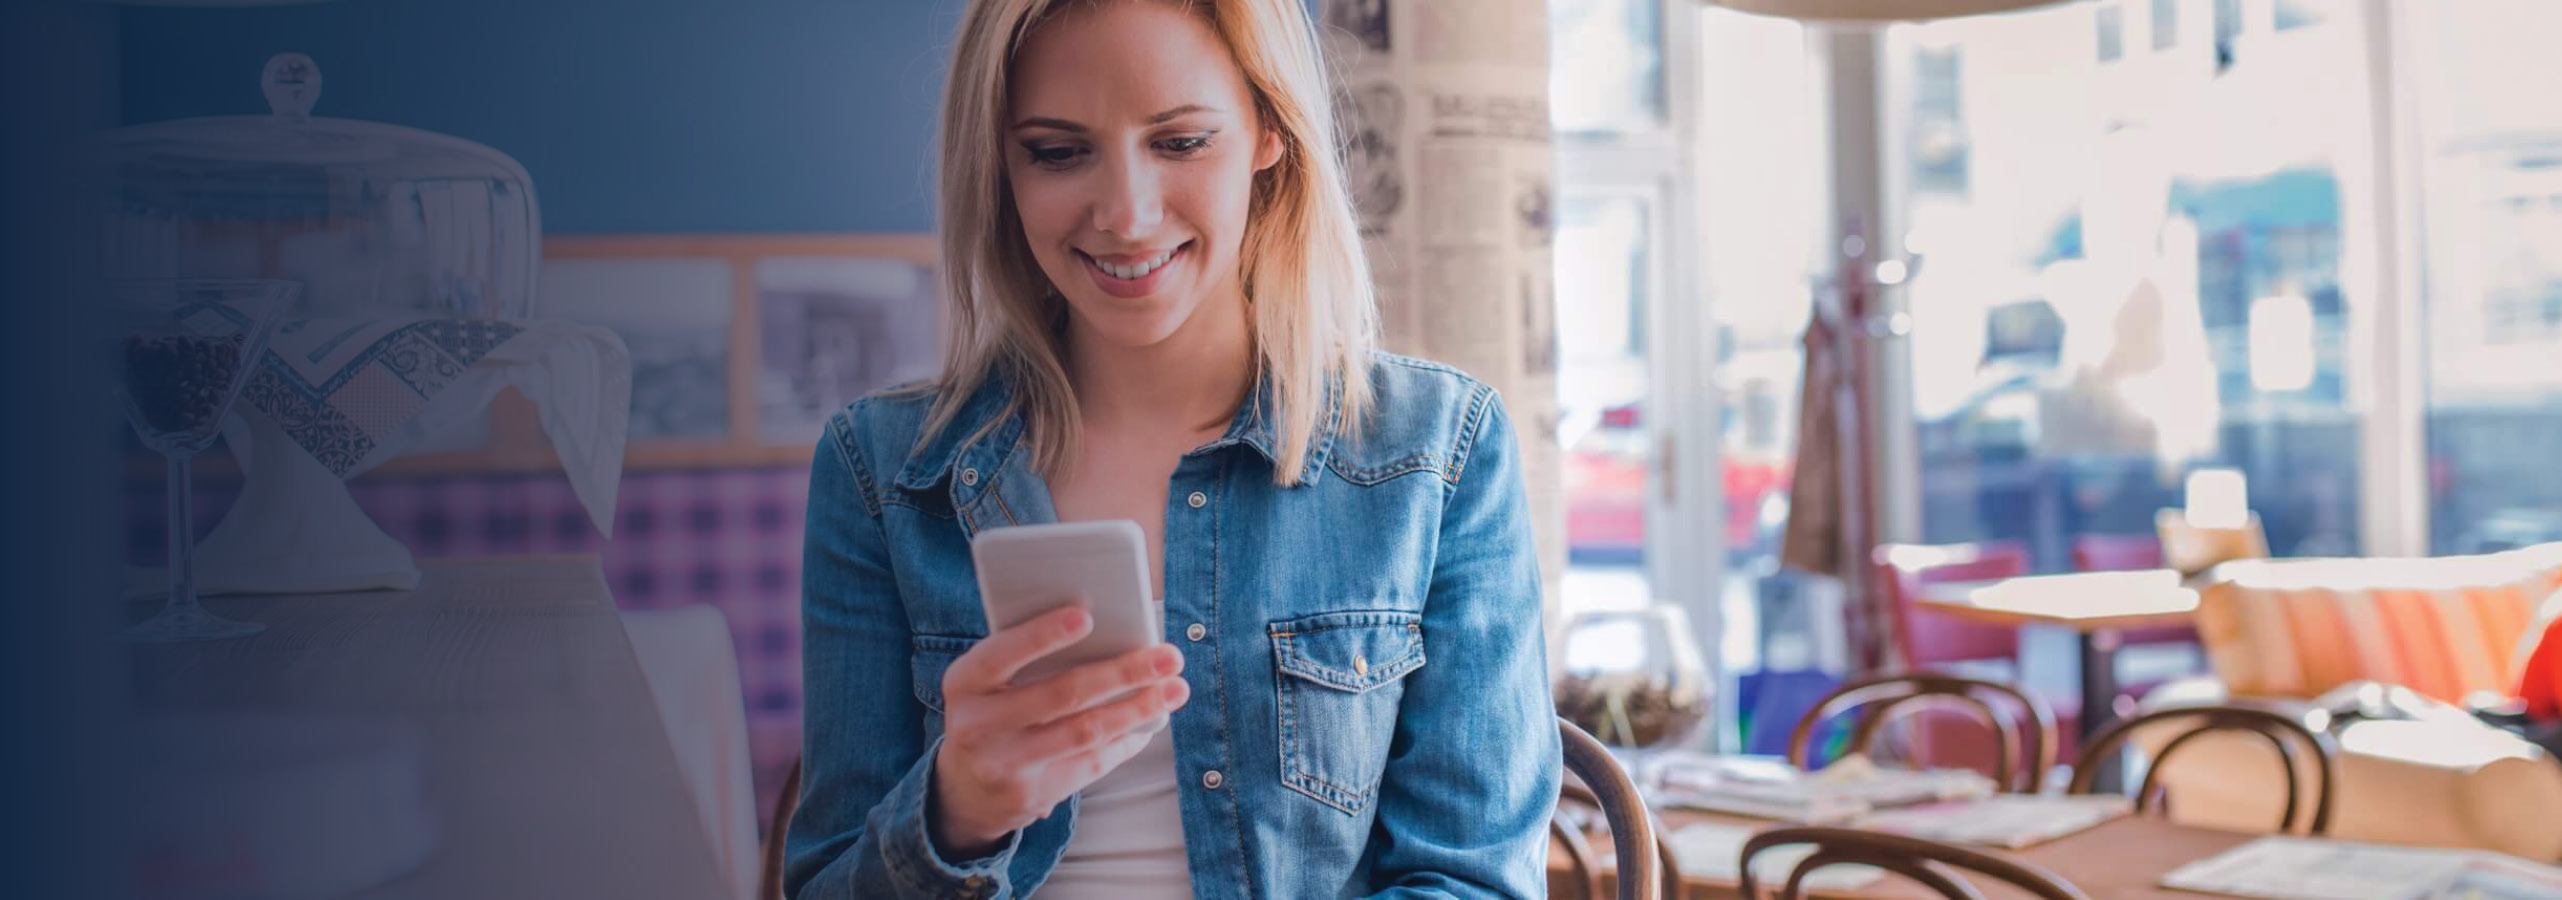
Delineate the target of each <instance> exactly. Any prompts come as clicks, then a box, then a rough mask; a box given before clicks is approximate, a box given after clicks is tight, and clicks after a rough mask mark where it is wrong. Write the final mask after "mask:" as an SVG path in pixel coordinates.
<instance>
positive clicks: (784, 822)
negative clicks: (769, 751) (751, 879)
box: [756, 758, 801, 900]
mask: <svg viewBox="0 0 2562 900" xmlns="http://www.w3.org/2000/svg"><path fill="white" fill-rule="evenodd" d="M800 805H801V761H800V760H799V759H797V758H796V759H793V760H792V771H791V774H788V775H785V776H783V792H782V793H781V794H780V795H777V796H776V797H775V798H774V821H772V822H770V823H767V824H766V826H765V845H764V846H763V847H761V848H759V849H761V850H762V851H763V852H761V853H759V854H757V857H758V858H757V861H756V900H783V836H784V835H785V834H789V833H790V832H791V830H792V813H793V811H795V810H797V809H799V808H800Z"/></svg>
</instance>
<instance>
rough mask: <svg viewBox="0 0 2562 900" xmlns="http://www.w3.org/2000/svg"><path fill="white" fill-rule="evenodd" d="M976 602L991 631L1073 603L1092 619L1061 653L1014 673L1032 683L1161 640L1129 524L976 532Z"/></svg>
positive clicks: (1140, 543)
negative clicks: (1081, 605) (1081, 635)
mask: <svg viewBox="0 0 2562 900" xmlns="http://www.w3.org/2000/svg"><path fill="white" fill-rule="evenodd" d="M970 563H971V565H972V566H973V567H975V568H976V569H977V570H978V580H979V604H980V605H981V607H983V608H984V609H985V610H986V611H987V624H988V628H989V630H990V631H991V632H993V631H995V630H997V629H1003V628H1010V627H1013V626H1014V625H1016V624H1018V623H1020V622H1023V621H1024V620H1026V619H1030V618H1032V617H1034V616H1038V615H1040V614H1042V613H1045V612H1049V611H1050V610H1053V609H1056V608H1058V607H1060V606H1064V605H1067V604H1069V603H1072V602H1077V601H1080V600H1081V601H1082V602H1084V604H1085V607H1086V612H1087V614H1089V615H1091V616H1092V617H1093V619H1094V630H1093V631H1091V632H1088V633H1087V634H1086V636H1085V637H1084V639H1082V640H1079V641H1077V642H1076V643H1074V644H1070V645H1068V646H1066V647H1063V648H1060V649H1059V650H1058V651H1057V652H1054V653H1051V654H1050V655H1048V656H1044V657H1042V658H1040V659H1037V660H1034V661H1033V662H1032V664H1031V665H1028V666H1025V667H1024V668H1023V671H1021V672H1020V673H1017V674H1016V675H1015V676H1014V683H1015V684H1029V683H1031V682H1034V681H1039V680H1041V679H1043V678H1047V677H1049V676H1051V675H1054V674H1057V673H1059V672H1062V671H1065V670H1067V669H1072V668H1075V667H1077V666H1079V665H1083V664H1085V663H1089V662H1095V661H1097V660H1105V659H1111V658H1112V657H1115V656H1119V655H1121V654H1124V653H1128V652H1130V651H1132V650H1137V649H1140V648H1143V647H1146V646H1149V645H1151V644H1156V643H1159V642H1161V641H1163V640H1164V636H1165V626H1164V624H1163V622H1162V620H1161V619H1160V618H1159V613H1158V610H1157V604H1156V599H1155V596H1154V593H1155V592H1154V590H1153V589H1152V588H1153V582H1154V579H1151V578H1149V577H1148V548H1147V536H1146V535H1145V534H1144V533H1142V532H1140V531H1139V523H1137V522H1132V521H1130V520H1128V519H1114V520H1111V521H1104V522H1062V523H1058V524H1053V525H1015V526H1009V527H1005V528H991V529H988V530H986V531H982V532H979V535H978V537H977V538H976V539H973V540H972V541H970Z"/></svg>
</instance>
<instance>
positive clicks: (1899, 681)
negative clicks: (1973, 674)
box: [1788, 672, 2058, 793]
mask: <svg viewBox="0 0 2562 900" xmlns="http://www.w3.org/2000/svg"><path fill="white" fill-rule="evenodd" d="M1987 696H1993V697H2000V698H2002V699H2004V700H2007V701H2008V703H2009V706H2010V707H2011V708H2010V709H2009V710H2008V711H2007V712H2009V713H2015V714H2016V715H2017V717H2018V718H2017V720H2016V721H2014V718H2013V716H2012V715H2008V714H2005V712H2006V711H2005V710H2002V709H1997V708H1995V705H1994V704H1993V703H1991V702H1988V701H1986V700H1985V697H1987ZM1943 704H1944V705H1955V706H1959V707H1962V708H1965V709H1968V710H1971V711H1973V712H1974V713H1976V717H1977V718H1980V719H1982V720H1983V721H1984V723H1985V724H1986V725H1987V726H1990V727H1991V728H1992V729H1993V733H1994V736H1995V737H1996V738H1997V740H1998V746H1999V748H2000V749H1999V753H1998V755H1997V756H1996V757H1995V758H1994V760H1993V781H1994V782H1995V783H1997V784H1999V785H2001V787H2002V789H2003V790H2006V791H2017V792H2021V793H2033V792H2035V791H2036V790H2037V782H2038V779H2039V778H2041V777H2043V776H2044V774H2045V772H2046V770H2047V768H2048V767H2050V766H2053V765H2054V764H2055V743H2056V741H2057V740H2058V735H2057V732H2056V730H2055V712H2054V710H2052V709H2049V708H2048V707H2047V706H2046V703H2045V701H2042V700H2039V699H2037V698H2036V697H2035V696H2033V695H2030V694H2029V693H2027V692H2025V691H2022V690H2020V689H2018V688H2015V687H2012V686H2010V685H2006V684H1999V683H1996V682H1990V681H1983V680H1979V679H1974V678H1961V677H1958V676H1955V675H1942V674H1938V673H1935V672H1910V673H1904V674H1899V675H1880V676H1877V677H1874V678H1868V679H1863V680H1860V681H1854V682H1851V683H1849V684H1845V685H1842V686H1841V687H1840V688H1838V689H1836V690H1834V691H1833V692H1832V693H1830V694H1827V695H1825V696H1824V699H1823V701H1822V702H1819V703H1816V704H1815V708H1814V709H1812V710H1808V711H1807V713H1806V716H1805V718H1802V719H1798V720H1797V730H1796V732H1795V733H1793V734H1791V735H1789V738H1788V761H1789V762H1790V763H1793V764H1795V765H1796V766H1797V767H1798V768H1800V769H1806V770H1810V771H1811V770H1813V769H1815V768H1816V763H1817V761H1816V760H1815V759H1814V758H1813V756H1814V738H1815V731H1816V729H1817V728H1818V727H1820V726H1821V725H1822V724H1823V723H1824V721H1825V720H1827V719H1830V718H1832V717H1833V716H1836V715H1839V714H1841V713H1845V712H1849V711H1852V710H1861V713H1860V717H1859V724H1858V725H1857V726H1856V727H1854V728H1853V729H1852V730H1851V734H1850V750H1851V752H1854V753H1869V752H1870V748H1871V746H1872V745H1874V744H1875V743H1876V741H1877V734H1878V732H1879V731H1880V730H1881V729H1882V728H1883V727H1884V725H1885V724H1886V721H1887V719H1888V718H1889V717H1890V716H1891V715H1892V714H1893V713H1894V712H1895V710H1896V709H1897V708H1898V707H1905V706H1908V705H1909V706H1915V707H1918V706H1925V705H1943ZM1862 707H1865V709H1862ZM1871 755H1874V754H1871Z"/></svg>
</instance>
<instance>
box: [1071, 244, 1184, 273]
mask: <svg viewBox="0 0 2562 900" xmlns="http://www.w3.org/2000/svg"><path fill="white" fill-rule="evenodd" d="M1175 249H1177V250H1179V249H1182V248H1180V247H1178V248H1175ZM1173 258H1174V250H1168V251H1165V255H1163V256H1159V257H1157V258H1155V259H1151V260H1148V261H1147V262H1143V263H1138V264H1136V265H1128V266H1116V265H1113V264H1111V263H1108V262H1104V261H1102V260H1099V259H1096V260H1094V266H1095V268H1099V269H1102V270H1103V271H1104V272H1106V273H1108V274H1110V275H1111V276H1112V277H1114V278H1119V279H1123V280H1128V279H1132V278H1145V277H1147V274H1148V273H1149V272H1154V271H1156V270H1157V269H1158V268H1159V267H1161V266H1164V265H1165V264H1166V261H1167V260H1171V259H1173ZM1087 259H1093V257H1087Z"/></svg>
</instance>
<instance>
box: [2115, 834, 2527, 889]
mask: <svg viewBox="0 0 2562 900" xmlns="http://www.w3.org/2000/svg"><path fill="white" fill-rule="evenodd" d="M2495 859H2497V858H2496V857H2492V856H2490V855H2488V854H2484V853H2481V852H2478V851H2457V850H2441V849H2432V848H2423V847H2388V846H2384V845H2381V844H2362V843H2357V842H2353V841H2334V840H2323V839H2319V838H2299V837H2264V838H2260V839H2259V840H2256V841H2252V842H2250V843H2248V844H2244V845H2242V846H2239V847H2235V848H2233V849H2231V850H2227V851H2225V852H2223V853H2221V854H2218V855H2216V856H2212V857H2209V858H2206V859H2202V860H2198V861H2197V862H2193V863H2189V864H2188V865H2185V866H2181V867H2179V868H2177V869H2173V870H2171V871H2170V872H2169V873H2168V874H2165V875H2163V876H2162V886H2163V887H2167V888H2174V889H2178V890H2183V891H2199V892H2203V893H2209V894H2225V895H2229V896H2235V897H2267V898H2284V900H2421V898H2426V897H2430V896H2433V895H2434V894H2435V893H2436V891H2437V890H2438V889H2439V888H2441V887H2444V886H2448V885H2450V884H2452V883H2455V882H2456V879H2457V878H2459V877H2460V876H2463V875H2464V874H2465V872H2466V870H2467V868H2468V867H2473V866H2478V865H2481V864H2483V863H2486V862H2489V861H2492V860H2495ZM2490 896H2494V897H2504V896H2505V895H2502V894H2491V895H2490ZM2548 896H2550V895H2548Z"/></svg>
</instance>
